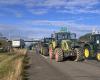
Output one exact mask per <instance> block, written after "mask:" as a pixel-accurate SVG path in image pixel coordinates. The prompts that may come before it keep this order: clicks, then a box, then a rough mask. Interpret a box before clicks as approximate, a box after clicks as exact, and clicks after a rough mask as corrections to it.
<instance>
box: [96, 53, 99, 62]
mask: <svg viewBox="0 0 100 80" xmlns="http://www.w3.org/2000/svg"><path fill="white" fill-rule="evenodd" d="M96 58H97V60H98V61H100V53H97V55H96Z"/></svg>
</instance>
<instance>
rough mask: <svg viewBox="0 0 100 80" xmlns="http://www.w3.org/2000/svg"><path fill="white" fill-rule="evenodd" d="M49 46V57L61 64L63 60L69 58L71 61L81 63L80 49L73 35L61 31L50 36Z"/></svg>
mask: <svg viewBox="0 0 100 80" xmlns="http://www.w3.org/2000/svg"><path fill="white" fill-rule="evenodd" d="M52 37H53V38H52V40H51V42H50V44H49V57H50V59H55V60H56V61H57V62H61V61H63V60H64V58H71V60H73V61H81V60H82V57H83V55H82V53H81V48H80V46H78V42H77V39H76V34H75V33H70V32H66V31H61V32H57V33H54V34H53V35H52Z"/></svg>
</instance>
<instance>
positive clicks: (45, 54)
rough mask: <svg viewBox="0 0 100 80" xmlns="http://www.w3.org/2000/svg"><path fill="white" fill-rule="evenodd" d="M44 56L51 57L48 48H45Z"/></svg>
mask: <svg viewBox="0 0 100 80" xmlns="http://www.w3.org/2000/svg"><path fill="white" fill-rule="evenodd" d="M43 55H44V56H48V55H49V54H48V48H46V47H43Z"/></svg>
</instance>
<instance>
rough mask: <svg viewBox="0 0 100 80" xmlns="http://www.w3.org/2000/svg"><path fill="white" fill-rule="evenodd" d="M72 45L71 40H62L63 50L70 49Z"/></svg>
mask: <svg viewBox="0 0 100 80" xmlns="http://www.w3.org/2000/svg"><path fill="white" fill-rule="evenodd" d="M70 46H71V41H69V40H62V42H61V48H62V50H64V51H68V50H70Z"/></svg>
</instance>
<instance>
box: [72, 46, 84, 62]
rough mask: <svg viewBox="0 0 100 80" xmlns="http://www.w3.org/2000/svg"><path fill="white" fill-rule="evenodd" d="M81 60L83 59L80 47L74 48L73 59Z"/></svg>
mask: <svg viewBox="0 0 100 80" xmlns="http://www.w3.org/2000/svg"><path fill="white" fill-rule="evenodd" d="M81 60H83V55H82V50H81V48H75V58H74V61H81Z"/></svg>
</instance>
